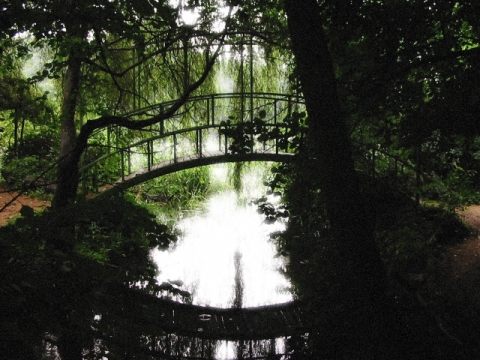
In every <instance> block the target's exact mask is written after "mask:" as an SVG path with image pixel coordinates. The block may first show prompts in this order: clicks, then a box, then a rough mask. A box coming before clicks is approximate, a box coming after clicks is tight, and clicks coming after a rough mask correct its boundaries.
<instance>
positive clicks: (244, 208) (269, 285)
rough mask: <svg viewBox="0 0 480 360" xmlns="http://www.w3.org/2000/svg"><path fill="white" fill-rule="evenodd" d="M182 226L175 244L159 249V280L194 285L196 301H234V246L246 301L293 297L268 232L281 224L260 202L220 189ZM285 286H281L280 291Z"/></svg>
mask: <svg viewBox="0 0 480 360" xmlns="http://www.w3.org/2000/svg"><path fill="white" fill-rule="evenodd" d="M178 227H179V229H180V230H181V231H182V236H181V238H180V239H179V243H178V245H177V247H176V248H175V249H174V250H173V251H170V252H160V251H155V252H154V253H153V257H154V259H155V262H156V263H157V264H158V267H159V269H160V271H161V272H160V274H159V276H158V279H159V281H160V282H162V281H167V280H181V281H183V282H184V284H185V287H186V289H188V290H190V291H193V293H194V297H193V301H194V303H195V304H200V305H211V306H219V307H230V306H231V305H232V300H233V283H234V265H233V257H234V253H235V252H236V251H239V252H241V253H242V264H243V280H244V299H243V306H257V305H265V304H273V303H279V302H285V301H290V300H291V298H292V297H291V294H290V293H289V292H288V291H285V289H286V288H288V286H289V284H288V281H287V280H286V279H285V277H283V276H282V275H281V274H280V273H279V272H278V270H277V269H278V267H279V266H280V261H281V260H280V259H278V258H275V247H274V245H273V244H272V243H271V242H270V241H269V234H270V233H272V232H274V231H278V230H281V229H282V227H283V225H282V224H278V223H277V224H270V225H269V224H265V223H264V222H263V216H262V215H261V214H258V213H257V207H256V206H255V205H252V204H250V203H249V201H242V202H239V201H238V198H237V194H236V193H235V192H234V191H225V192H222V193H220V194H216V195H214V196H212V197H211V198H210V199H208V200H207V202H206V205H205V207H204V209H203V210H202V211H199V212H198V213H196V214H194V215H193V216H190V217H187V218H185V219H183V220H182V221H181V222H180V223H179V224H178ZM282 289H283V291H281V290H282Z"/></svg>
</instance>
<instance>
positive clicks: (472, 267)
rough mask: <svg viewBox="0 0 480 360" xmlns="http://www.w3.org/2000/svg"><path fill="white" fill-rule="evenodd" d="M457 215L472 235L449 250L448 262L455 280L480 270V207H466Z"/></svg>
mask: <svg viewBox="0 0 480 360" xmlns="http://www.w3.org/2000/svg"><path fill="white" fill-rule="evenodd" d="M458 214H459V216H460V218H461V219H462V220H463V221H464V222H465V224H467V225H468V226H469V227H470V228H472V229H473V230H474V235H473V236H471V237H470V238H469V239H467V240H466V241H464V242H463V243H461V244H459V245H456V246H452V247H451V248H450V249H449V252H448V261H449V263H450V268H451V271H452V275H453V277H454V278H457V279H458V278H461V277H464V276H465V275H468V274H469V273H471V272H478V271H479V270H480V205H472V206H468V207H466V208H465V209H463V210H461V211H459V212H458Z"/></svg>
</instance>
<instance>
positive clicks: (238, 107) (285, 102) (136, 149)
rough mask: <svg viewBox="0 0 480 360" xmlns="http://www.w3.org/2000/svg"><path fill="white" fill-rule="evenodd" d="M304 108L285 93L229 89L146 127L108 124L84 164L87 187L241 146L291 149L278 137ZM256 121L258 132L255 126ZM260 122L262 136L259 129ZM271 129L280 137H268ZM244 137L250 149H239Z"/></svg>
mask: <svg viewBox="0 0 480 360" xmlns="http://www.w3.org/2000/svg"><path fill="white" fill-rule="evenodd" d="M172 104H173V101H171V102H165V103H162V104H158V105H154V106H150V107H147V108H144V109H140V110H136V111H135V112H132V113H129V114H127V116H128V117H130V118H132V119H142V118H144V117H147V116H152V115H155V114H158V113H160V112H162V111H163V110H164V109H166V108H168V106H171V105H172ZM303 109H304V104H303V99H302V98H300V97H296V96H293V95H284V94H273V93H254V94H239V93H230V94H212V95H202V96H196V97H192V98H191V99H189V101H188V102H187V103H186V104H185V105H184V106H183V107H182V108H181V109H180V110H179V112H178V113H177V115H175V116H173V117H172V118H169V119H166V120H164V121H161V122H160V123H158V124H156V125H154V126H151V127H149V128H147V129H144V130H143V131H142V132H138V131H137V132H131V131H128V130H124V129H120V128H109V129H106V130H105V131H104V132H103V133H97V134H95V136H94V137H93V138H92V139H91V141H90V144H89V148H88V150H87V152H86V155H85V156H84V162H83V164H84V165H83V166H82V167H81V178H82V180H83V184H84V189H87V188H89V189H92V188H93V189H96V188H99V187H101V186H102V185H105V184H108V183H113V182H115V181H119V180H120V181H121V180H124V179H125V177H128V176H130V175H131V174H134V173H135V172H138V171H149V170H151V169H152V168H153V167H155V166H157V167H158V166H164V165H166V164H171V163H177V162H181V161H183V160H185V159H192V158H200V157H208V156H214V155H219V154H224V155H228V154H235V153H238V152H242V151H244V152H250V153H270V154H272V153H276V154H279V153H286V152H289V151H291V149H288V146H285V143H287V144H288V141H283V142H279V140H278V138H279V137H281V135H282V134H285V132H286V130H285V127H286V126H287V125H286V123H285V122H284V119H285V118H287V117H288V116H289V115H290V114H292V113H293V112H295V111H303ZM259 114H260V116H259ZM259 117H261V120H260V119H259ZM254 123H255V124H256V128H255V129H256V132H257V133H255V131H254V130H253V129H254V127H253V124H254ZM260 123H261V126H262V127H263V130H262V131H264V136H263V137H262V136H260V135H259V133H258V131H259V129H258V127H259V124H260ZM248 124H250V125H248ZM236 127H238V128H242V129H243V130H242V131H247V132H248V131H249V134H237V133H235V131H234V130H232V129H235V128H236ZM227 130H229V131H227ZM268 132H270V133H271V134H277V136H276V137H275V136H265V133H268ZM242 136H243V137H245V136H248V137H249V139H245V144H247V143H248V149H247V148H245V146H244V148H243V149H242V148H239V145H241V142H242V141H241V139H239V137H242ZM247 140H250V141H247ZM115 169H119V171H118V170H115Z"/></svg>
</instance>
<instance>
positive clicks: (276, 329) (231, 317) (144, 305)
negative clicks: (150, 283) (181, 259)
mask: <svg viewBox="0 0 480 360" xmlns="http://www.w3.org/2000/svg"><path fill="white" fill-rule="evenodd" d="M134 300H135V301H133V302H132V303H134V305H133V308H132V309H129V312H130V313H131V314H134V315H133V316H134V317H135V319H136V321H140V322H142V323H146V324H149V325H155V326H158V328H159V329H161V330H162V331H163V332H165V333H171V334H176V335H180V336H189V337H195V338H201V339H209V340H234V341H235V340H269V339H275V338H279V337H284V336H291V335H301V334H304V333H305V332H306V331H307V324H306V323H305V321H306V319H305V316H304V315H303V311H302V309H301V307H300V306H299V305H298V304H297V303H295V302H290V303H284V304H275V305H267V306H259V307H253V308H241V309H234V308H231V309H223V308H215V307H208V306H198V305H189V304H182V303H178V302H175V301H171V300H164V299H159V298H155V297H152V296H146V295H140V294H137V295H135V297H134ZM132 310H133V311H132ZM127 316H128V315H127Z"/></svg>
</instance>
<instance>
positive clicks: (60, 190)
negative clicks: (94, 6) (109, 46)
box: [53, 49, 82, 207]
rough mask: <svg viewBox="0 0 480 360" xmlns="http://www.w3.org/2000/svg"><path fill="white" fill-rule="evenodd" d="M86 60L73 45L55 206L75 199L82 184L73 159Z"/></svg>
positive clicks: (61, 137)
mask: <svg viewBox="0 0 480 360" xmlns="http://www.w3.org/2000/svg"><path fill="white" fill-rule="evenodd" d="M81 67H82V62H81V60H80V56H79V54H78V50H76V49H72V51H71V52H70V55H69V59H68V67H67V71H66V74H65V79H64V85H63V105H62V119H61V121H62V122H61V134H60V154H59V163H58V169H57V189H56V191H55V196H54V198H53V206H54V207H62V206H65V205H67V204H68V203H70V202H71V201H73V200H74V199H75V195H76V193H77V187H78V162H77V161H76V160H74V159H73V155H74V154H73V150H74V148H75V145H76V140H77V132H76V128H75V110H76V107H77V101H78V95H79V91H80V78H81V74H82V68H81Z"/></svg>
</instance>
